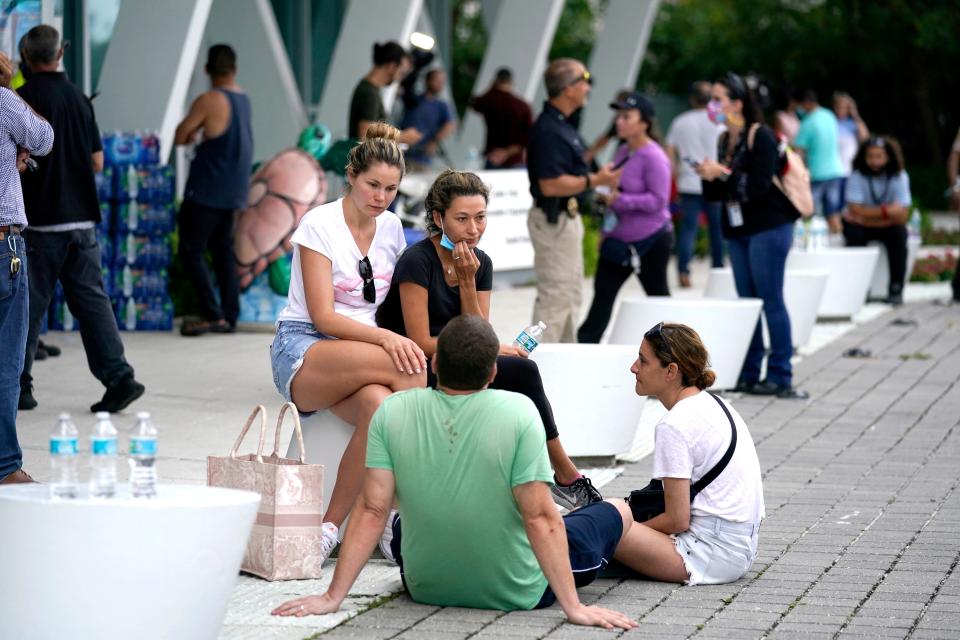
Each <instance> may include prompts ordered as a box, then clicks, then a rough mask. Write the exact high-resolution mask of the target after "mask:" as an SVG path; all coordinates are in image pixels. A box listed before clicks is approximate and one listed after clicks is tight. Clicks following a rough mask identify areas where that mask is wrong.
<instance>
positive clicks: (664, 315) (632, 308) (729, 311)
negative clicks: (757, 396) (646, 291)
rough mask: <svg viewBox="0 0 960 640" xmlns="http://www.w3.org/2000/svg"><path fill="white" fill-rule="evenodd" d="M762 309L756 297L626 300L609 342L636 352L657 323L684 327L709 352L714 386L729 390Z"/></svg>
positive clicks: (621, 304) (736, 377) (734, 383)
mask: <svg viewBox="0 0 960 640" xmlns="http://www.w3.org/2000/svg"><path fill="white" fill-rule="evenodd" d="M762 306H763V303H762V301H760V300H758V299H756V298H738V299H736V300H721V299H717V298H703V299H689V298H687V299H684V298H668V297H665V296H664V297H656V296H654V297H648V298H627V299H625V300H623V302H621V303H620V310H619V312H618V313H617V317H616V320H615V321H614V324H613V327H612V329H611V330H610V338H609V342H610V343H611V344H627V345H632V346H633V348H634V350H636V349H637V348H639V346H640V342H641V341H642V340H643V334H644V333H645V332H646V331H647V330H648V329H650V328H651V327H653V326H654V325H655V324H657V323H658V322H660V321H663V322H678V323H681V324H685V325H688V326H690V327H692V328H693V329H694V330H695V331H696V332H697V333H698V334H700V338H701V339H702V340H703V342H704V344H705V345H706V347H707V351H708V352H709V353H710V365H711V368H712V369H713V371H714V373H716V374H717V381H716V382H715V383H714V387H715V388H717V389H729V388H732V387H735V386H736V384H737V379H738V378H739V376H740V369H741V368H742V367H743V360H744V358H746V356H747V348H748V347H749V346H750V338H751V337H752V336H753V329H754V327H755V326H756V324H757V319H758V318H759V317H760V309H761V307H762Z"/></svg>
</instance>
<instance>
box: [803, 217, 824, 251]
mask: <svg viewBox="0 0 960 640" xmlns="http://www.w3.org/2000/svg"><path fill="white" fill-rule="evenodd" d="M826 246H827V221H826V220H824V218H823V216H814V217H813V219H812V220H811V221H810V232H809V233H808V234H807V249H808V250H809V251H820V250H821V249H824V248H825V247H826Z"/></svg>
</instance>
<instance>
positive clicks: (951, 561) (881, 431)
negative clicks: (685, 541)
mask: <svg viewBox="0 0 960 640" xmlns="http://www.w3.org/2000/svg"><path fill="white" fill-rule="evenodd" d="M851 347H861V348H864V349H868V350H870V351H871V352H872V354H873V356H872V357H871V358H866V359H849V358H843V357H841V355H840V354H841V353H842V352H843V351H844V350H846V349H848V348H851ZM795 376H796V378H795V383H796V384H798V385H799V386H802V387H804V388H805V389H807V390H808V391H810V393H811V396H812V400H811V401H809V402H799V401H784V400H773V399H760V398H752V397H742V398H738V397H735V396H734V397H733V398H732V399H733V402H734V404H735V406H736V407H737V409H738V411H740V413H741V414H742V415H743V416H744V418H745V419H746V421H747V423H748V425H749V426H750V430H751V432H752V434H753V437H754V440H755V441H756V445H757V452H758V454H759V457H760V463H761V467H762V469H763V481H764V494H765V497H766V505H767V518H766V519H765V520H764V522H763V526H762V528H761V531H760V548H759V556H758V558H757V560H756V562H755V563H754V565H753V567H752V568H751V571H750V572H749V573H748V574H747V575H746V576H744V577H743V578H742V579H740V580H738V581H737V582H735V583H732V584H728V585H718V586H697V587H684V586H679V585H672V584H665V583H659V582H647V581H640V580H619V579H602V580H598V581H597V582H595V583H594V584H592V585H590V586H589V587H587V588H584V589H581V590H580V593H581V597H582V599H583V600H584V601H586V602H590V603H596V604H599V605H602V606H606V607H609V608H613V609H619V610H621V611H623V612H625V613H627V614H628V615H630V616H632V617H633V618H635V619H637V620H638V621H639V622H640V626H639V627H637V628H636V629H634V630H631V631H629V632H626V633H624V632H622V631H605V630H602V629H587V628H583V627H576V626H573V625H570V624H568V623H566V622H565V620H564V616H563V613H562V611H561V610H560V609H559V608H558V607H556V606H554V607H552V608H550V609H546V610H542V611H523V612H513V613H502V612H496V611H481V610H471V609H460V608H441V607H432V606H425V605H421V604H417V603H414V602H412V601H411V600H410V599H409V598H408V597H407V596H405V595H404V596H399V597H397V598H395V599H393V600H390V601H388V602H386V603H384V604H382V605H381V606H379V607H376V608H374V609H371V610H369V611H366V612H364V613H362V614H360V615H359V616H356V617H355V618H352V619H350V620H348V621H347V622H345V623H343V624H342V625H340V626H339V627H336V628H334V629H333V630H331V631H329V632H327V633H325V634H323V635H322V636H319V637H323V638H365V639H370V640H379V639H386V638H398V639H405V638H417V639H426V640H430V639H432V638H444V639H457V638H550V639H555V640H562V639H565V638H577V639H581V638H585V639H590V638H611V637H618V636H620V635H623V636H629V637H651V638H662V639H667V640H670V639H673V638H697V639H703V640H708V639H712V638H772V639H777V640H780V639H783V640H786V639H792V638H798V639H800V638H802V639H804V640H812V639H816V638H837V637H890V638H915V639H917V640H921V639H922V640H933V639H938V638H943V639H947V638H950V639H955V638H958V637H960V631H958V629H960V572H957V571H956V567H957V562H958V560H960V494H958V492H957V484H958V481H960V428H958V427H960V307H958V306H949V307H947V306H937V305H935V304H918V305H910V306H907V307H903V308H901V309H899V310H895V311H894V312H892V313H888V314H884V315H883V316H881V317H879V318H877V319H875V320H873V321H872V322H869V323H867V324H865V325H863V326H861V327H859V328H857V329H856V330H855V331H852V332H850V333H848V334H846V335H844V336H842V337H841V338H839V339H838V340H837V341H836V342H834V343H833V344H831V345H830V346H829V347H827V348H825V349H822V350H820V351H818V352H816V353H815V354H813V355H811V356H808V357H806V358H804V359H803V361H802V362H801V363H800V364H799V366H798V367H797V369H796V371H795ZM649 473H650V460H649V459H647V460H644V461H641V462H639V463H635V464H628V465H626V468H625V471H624V473H623V474H622V475H621V476H620V477H619V478H617V480H615V481H614V482H613V483H611V484H610V485H608V486H607V487H606V488H605V491H604V492H605V494H606V495H608V496H615V495H618V494H624V495H625V494H626V493H627V492H628V491H629V490H630V489H633V488H636V487H638V486H641V485H642V484H644V483H646V481H647V479H648V477H649Z"/></svg>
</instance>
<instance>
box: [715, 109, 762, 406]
mask: <svg viewBox="0 0 960 640" xmlns="http://www.w3.org/2000/svg"><path fill="white" fill-rule="evenodd" d="M759 130H760V123H759V122H754V123H753V124H752V125H750V131H748V132H747V149H750V150H751V151H752V150H753V141H754V140H756V139H757V131H759ZM710 395H713V394H710ZM713 397H714V398H716V397H717V396H713ZM720 404H723V403H722V402H721V403H720Z"/></svg>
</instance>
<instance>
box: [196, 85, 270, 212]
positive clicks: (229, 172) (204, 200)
mask: <svg viewBox="0 0 960 640" xmlns="http://www.w3.org/2000/svg"><path fill="white" fill-rule="evenodd" d="M216 91H219V92H221V93H222V94H223V95H225V96H226V97H227V100H229V101H230V124H228V125H227V129H226V131H224V132H223V133H222V134H220V135H219V136H217V137H216V138H210V139H208V140H204V141H203V142H201V143H200V144H199V145H197V148H196V155H195V156H194V158H193V162H191V163H190V176H189V177H188V178H187V187H186V189H185V190H184V194H183V197H184V199H185V200H189V201H190V202H194V203H196V204H200V205H203V206H205V207H211V208H214V209H241V208H243V207H244V206H246V203H247V189H248V187H249V184H250V166H251V163H252V161H253V131H252V127H251V124H250V113H251V111H250V98H249V97H247V95H246V94H245V93H236V92H233V91H227V90H225V89H216Z"/></svg>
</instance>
